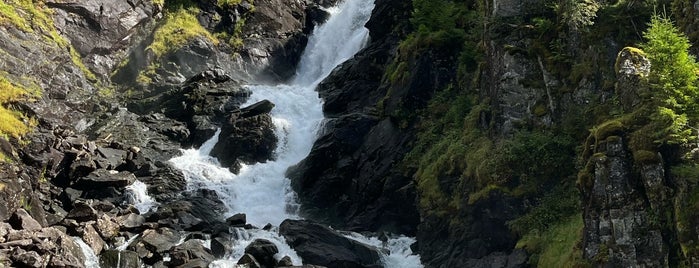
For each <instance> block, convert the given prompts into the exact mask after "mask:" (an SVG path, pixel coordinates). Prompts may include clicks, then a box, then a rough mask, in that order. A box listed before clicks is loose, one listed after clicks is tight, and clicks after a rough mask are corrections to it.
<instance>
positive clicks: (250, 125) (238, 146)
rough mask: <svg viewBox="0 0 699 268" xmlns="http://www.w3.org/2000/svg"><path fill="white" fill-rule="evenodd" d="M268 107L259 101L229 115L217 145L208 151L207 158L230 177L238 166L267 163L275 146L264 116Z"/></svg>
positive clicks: (267, 114) (271, 129)
mask: <svg viewBox="0 0 699 268" xmlns="http://www.w3.org/2000/svg"><path fill="white" fill-rule="evenodd" d="M272 107H273V104H272V103H270V102H265V101H262V102H260V103H257V104H254V105H252V106H251V108H250V109H247V108H244V109H243V110H242V111H241V112H240V113H236V114H233V115H232V116H231V117H230V118H229V120H228V121H227V122H226V123H225V124H224V125H223V126H222V127H221V133H220V134H219V142H218V143H216V145H215V146H214V148H213V149H212V150H211V156H214V157H216V158H218V160H219V162H221V165H222V166H224V167H230V169H231V171H232V172H234V173H237V172H238V170H239V169H240V164H241V163H246V164H253V163H260V162H262V163H263V162H267V160H271V159H272V158H273V153H274V149H275V148H276V147H277V142H278V138H277V136H276V135H275V133H274V129H275V127H274V124H273V123H272V117H271V116H270V114H269V113H268V112H269V111H270V110H271V108H272ZM263 112H267V113H263ZM245 116H247V117H245Z"/></svg>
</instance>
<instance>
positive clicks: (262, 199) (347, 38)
mask: <svg viewBox="0 0 699 268" xmlns="http://www.w3.org/2000/svg"><path fill="white" fill-rule="evenodd" d="M373 8H374V3H373V0H346V1H344V2H343V3H341V4H340V5H339V6H338V7H336V8H332V9H330V10H329V11H330V13H331V17H330V19H329V20H328V21H327V22H326V23H325V24H323V25H320V26H318V27H316V29H315V31H314V33H313V35H312V36H311V37H310V38H309V43H308V45H307V48H306V50H305V51H304V53H303V55H302V57H301V60H300V63H299V67H298V69H297V72H296V76H295V77H294V79H292V80H291V82H290V83H289V84H284V85H273V86H269V85H250V86H248V88H249V89H250V90H251V91H252V92H253V94H252V96H251V97H250V99H249V100H248V101H247V103H245V104H244V105H243V106H246V105H250V104H253V103H256V102H258V101H260V100H264V99H267V100H270V101H272V102H273V103H274V104H275V105H276V106H275V108H274V109H273V110H272V112H271V116H272V121H273V123H274V125H275V127H276V129H275V132H276V135H277V137H278V138H279V143H278V146H277V148H276V150H275V156H276V159H275V160H273V161H268V162H266V163H258V164H254V165H243V166H242V168H241V170H240V172H239V174H232V173H230V171H229V170H228V169H227V168H223V167H221V166H220V165H219V162H218V161H217V160H216V159H215V158H214V157H211V156H209V153H210V151H211V149H212V148H213V146H214V145H215V144H216V142H218V135H219V133H220V131H219V132H217V133H216V134H215V135H214V137H212V138H211V139H210V140H209V141H207V142H206V143H205V144H204V145H202V146H201V148H199V149H198V150H197V149H189V150H183V154H182V156H180V157H176V158H173V159H171V160H170V161H171V163H172V164H173V165H174V166H175V167H177V168H179V169H180V170H182V171H183V173H184V174H185V178H186V179H187V182H188V187H189V189H190V190H193V189H197V188H207V189H212V190H215V191H216V192H217V193H218V195H219V197H220V198H221V200H222V201H223V202H224V203H225V205H226V206H227V208H228V212H227V215H225V216H230V215H233V214H236V213H245V214H246V215H247V221H248V223H251V224H253V225H255V226H258V227H262V226H264V225H266V224H268V223H271V224H272V225H274V226H279V225H280V224H281V222H282V221H284V220H285V219H298V218H299V215H298V206H299V205H298V203H297V201H296V196H295V193H294V192H293V190H292V189H291V184H290V180H289V179H288V178H286V176H285V172H286V170H287V168H288V167H289V166H291V165H294V164H296V163H298V162H299V161H301V160H303V158H305V157H306V156H307V155H308V154H309V153H310V151H311V148H312V146H313V143H314V141H315V139H316V137H317V134H318V130H319V128H320V125H321V123H322V121H323V119H324V117H323V112H322V100H321V99H320V98H319V96H318V93H317V92H316V91H315V89H316V86H317V85H318V84H319V83H320V82H321V81H322V80H323V79H324V78H325V77H327V76H328V75H329V74H330V73H331V72H332V70H333V69H334V68H335V67H337V66H338V65H339V64H341V63H342V62H344V61H346V60H347V59H349V58H351V57H352V56H353V55H354V54H356V53H357V52H358V51H359V50H360V49H361V48H362V47H364V46H365V45H366V43H367V41H368V39H369V31H368V30H367V29H366V28H364V24H366V22H367V21H368V20H369V17H370V16H371V12H372V10H373ZM237 231H239V232H243V230H237ZM244 232H245V233H241V234H238V235H240V236H241V237H243V238H244V239H241V240H239V241H236V242H235V244H234V245H233V252H232V253H231V254H230V256H228V258H227V260H219V261H217V262H215V263H214V264H212V267H227V266H229V265H231V264H232V262H231V261H235V260H237V259H238V258H240V257H241V256H242V255H243V253H244V249H245V247H246V246H247V245H248V244H249V243H250V242H252V241H254V240H255V239H257V238H264V239H267V240H270V241H272V242H273V243H275V244H276V245H277V247H279V248H280V250H282V251H283V252H284V255H289V256H290V257H291V258H292V261H293V263H294V265H301V259H300V258H298V256H296V253H295V252H293V250H292V249H290V248H289V246H288V245H286V243H285V240H284V238H283V237H280V236H279V235H278V234H277V233H276V232H268V231H263V230H254V231H244ZM410 239H411V238H396V239H395V240H390V241H389V242H390V243H389V244H390V245H388V244H386V245H384V244H381V245H379V244H376V243H374V244H370V245H374V246H379V247H381V248H386V249H388V250H391V251H390V254H385V256H383V257H384V258H383V260H384V264H385V265H386V266H387V267H422V265H421V264H420V262H419V257H417V256H416V255H412V252H411V251H410V249H409V245H410V244H411V243H412V242H410V241H414V240H410ZM372 241H373V240H372ZM391 241H393V242H391ZM362 242H366V241H362ZM408 242H410V243H408ZM399 246H402V247H401V248H399ZM392 247H394V248H392ZM397 256H403V257H404V258H403V259H404V260H400V261H394V259H396V258H399V257H397ZM275 257H276V258H278V259H279V258H281V257H283V255H282V254H278V256H275Z"/></svg>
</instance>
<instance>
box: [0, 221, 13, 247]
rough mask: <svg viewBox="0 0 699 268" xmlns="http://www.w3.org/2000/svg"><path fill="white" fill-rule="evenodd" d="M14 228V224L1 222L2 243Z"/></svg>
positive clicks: (0, 237)
mask: <svg viewBox="0 0 699 268" xmlns="http://www.w3.org/2000/svg"><path fill="white" fill-rule="evenodd" d="M10 230H12V225H10V224H9V223H6V222H0V243H4V242H5V237H6V236H7V234H8V233H10Z"/></svg>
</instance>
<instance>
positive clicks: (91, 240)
mask: <svg viewBox="0 0 699 268" xmlns="http://www.w3.org/2000/svg"><path fill="white" fill-rule="evenodd" d="M82 239H83V241H85V244H87V245H88V246H90V248H91V249H92V251H93V252H95V254H96V255H99V254H100V253H102V249H104V247H105V246H106V243H105V242H104V240H102V238H101V237H100V235H99V234H98V233H97V231H96V230H95V228H94V227H92V225H91V224H88V225H86V226H85V228H84V230H83V234H82Z"/></svg>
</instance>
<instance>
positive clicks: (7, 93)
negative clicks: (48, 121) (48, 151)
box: [0, 77, 36, 138]
mask: <svg viewBox="0 0 699 268" xmlns="http://www.w3.org/2000/svg"><path fill="white" fill-rule="evenodd" d="M28 94H29V92H28V91H27V90H26V89H25V88H23V87H21V86H18V85H14V84H12V83H10V81H8V80H7V79H5V78H3V77H0V136H3V137H5V138H8V137H14V138H20V137H21V136H23V135H25V134H27V133H28V132H29V131H31V129H32V128H33V127H34V126H35V125H36V121H34V120H30V119H29V118H27V117H26V116H24V115H23V114H22V113H20V112H17V111H13V110H12V109H11V105H12V104H13V103H15V102H18V101H21V100H26V99H27V98H28V97H30V96H29V95H28Z"/></svg>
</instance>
